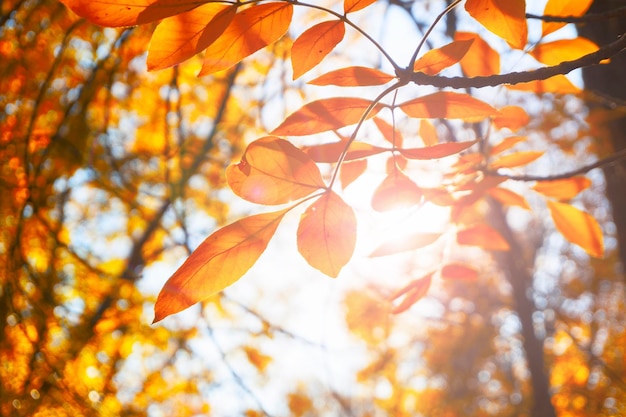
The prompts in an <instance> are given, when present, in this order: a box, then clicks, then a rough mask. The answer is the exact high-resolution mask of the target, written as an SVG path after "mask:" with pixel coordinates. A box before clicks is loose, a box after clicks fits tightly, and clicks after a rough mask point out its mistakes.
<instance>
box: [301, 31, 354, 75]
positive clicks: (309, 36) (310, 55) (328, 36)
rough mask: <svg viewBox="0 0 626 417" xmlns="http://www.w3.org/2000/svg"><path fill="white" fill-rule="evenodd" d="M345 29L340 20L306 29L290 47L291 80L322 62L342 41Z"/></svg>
mask: <svg viewBox="0 0 626 417" xmlns="http://www.w3.org/2000/svg"><path fill="white" fill-rule="evenodd" d="M345 33H346V28H345V25H344V23H343V22H342V21H341V20H331V21H329V22H322V23H318V24H317V25H315V26H313V27H311V28H309V29H307V30H306V31H304V33H302V35H300V36H299V37H298V39H296V40H295V41H294V43H293V46H292V47H291V65H292V67H293V79H294V80H295V79H297V78H300V76H301V75H302V74H304V73H305V72H307V71H308V70H310V69H311V68H313V67H314V66H316V65H317V64H319V63H320V62H322V59H324V58H325V57H326V55H328V54H329V53H330V52H331V51H332V50H333V49H335V46H337V44H338V43H339V42H341V40H342V39H343V36H344V35H345Z"/></svg>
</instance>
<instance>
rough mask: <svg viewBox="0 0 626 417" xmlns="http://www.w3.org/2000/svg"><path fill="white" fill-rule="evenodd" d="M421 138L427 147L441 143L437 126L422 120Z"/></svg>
mask: <svg viewBox="0 0 626 417" xmlns="http://www.w3.org/2000/svg"><path fill="white" fill-rule="evenodd" d="M419 134H420V138H422V142H424V145H426V146H433V145H436V144H438V143H439V136H438V135H437V129H436V128H435V126H434V125H433V124H432V123H431V122H429V121H428V120H426V119H422V120H420V131H419Z"/></svg>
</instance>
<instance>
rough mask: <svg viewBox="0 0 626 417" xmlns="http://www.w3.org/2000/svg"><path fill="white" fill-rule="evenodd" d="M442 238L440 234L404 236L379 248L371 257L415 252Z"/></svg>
mask: <svg viewBox="0 0 626 417" xmlns="http://www.w3.org/2000/svg"><path fill="white" fill-rule="evenodd" d="M440 237H441V234H440V233H415V234H412V235H410V236H402V237H400V238H396V239H393V240H391V241H387V242H385V243H383V244H382V245H380V246H378V247H377V248H376V249H375V250H374V251H373V252H372V253H371V254H370V255H369V256H370V257H371V258H376V257H379V256H388V255H395V254H396V253H401V252H410V251H414V250H417V249H421V248H423V247H425V246H428V245H430V244H432V243H434V242H435V241H436V240H437V239H439V238H440Z"/></svg>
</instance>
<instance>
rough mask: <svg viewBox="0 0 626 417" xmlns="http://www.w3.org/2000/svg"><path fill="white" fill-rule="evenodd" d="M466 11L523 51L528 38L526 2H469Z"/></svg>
mask: <svg viewBox="0 0 626 417" xmlns="http://www.w3.org/2000/svg"><path fill="white" fill-rule="evenodd" d="M465 10H467V12H468V13H469V14H470V15H471V16H472V17H473V18H474V19H476V20H477V21H478V22H479V23H480V24H481V25H483V26H484V27H485V28H487V29H488V30H489V31H491V32H492V33H494V34H496V35H498V36H499V37H501V38H502V39H504V40H505V41H507V42H508V43H509V44H510V45H511V46H512V47H513V48H517V49H523V48H524V46H525V45H526V41H527V38H528V26H527V24H526V2H525V0H467V1H466V2H465Z"/></svg>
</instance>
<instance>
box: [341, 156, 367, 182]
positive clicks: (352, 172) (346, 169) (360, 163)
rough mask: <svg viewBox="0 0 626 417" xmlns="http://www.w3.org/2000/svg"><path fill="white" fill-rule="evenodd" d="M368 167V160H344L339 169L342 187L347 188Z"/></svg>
mask: <svg viewBox="0 0 626 417" xmlns="http://www.w3.org/2000/svg"><path fill="white" fill-rule="evenodd" d="M366 169H367V160H365V159H358V160H355V161H348V162H344V163H343V164H342V165H341V170H340V171H339V179H340V180H341V187H342V188H346V187H347V186H348V185H350V184H351V183H353V182H354V180H356V179H357V178H359V177H360V176H361V174H363V173H364V172H365V170H366Z"/></svg>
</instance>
